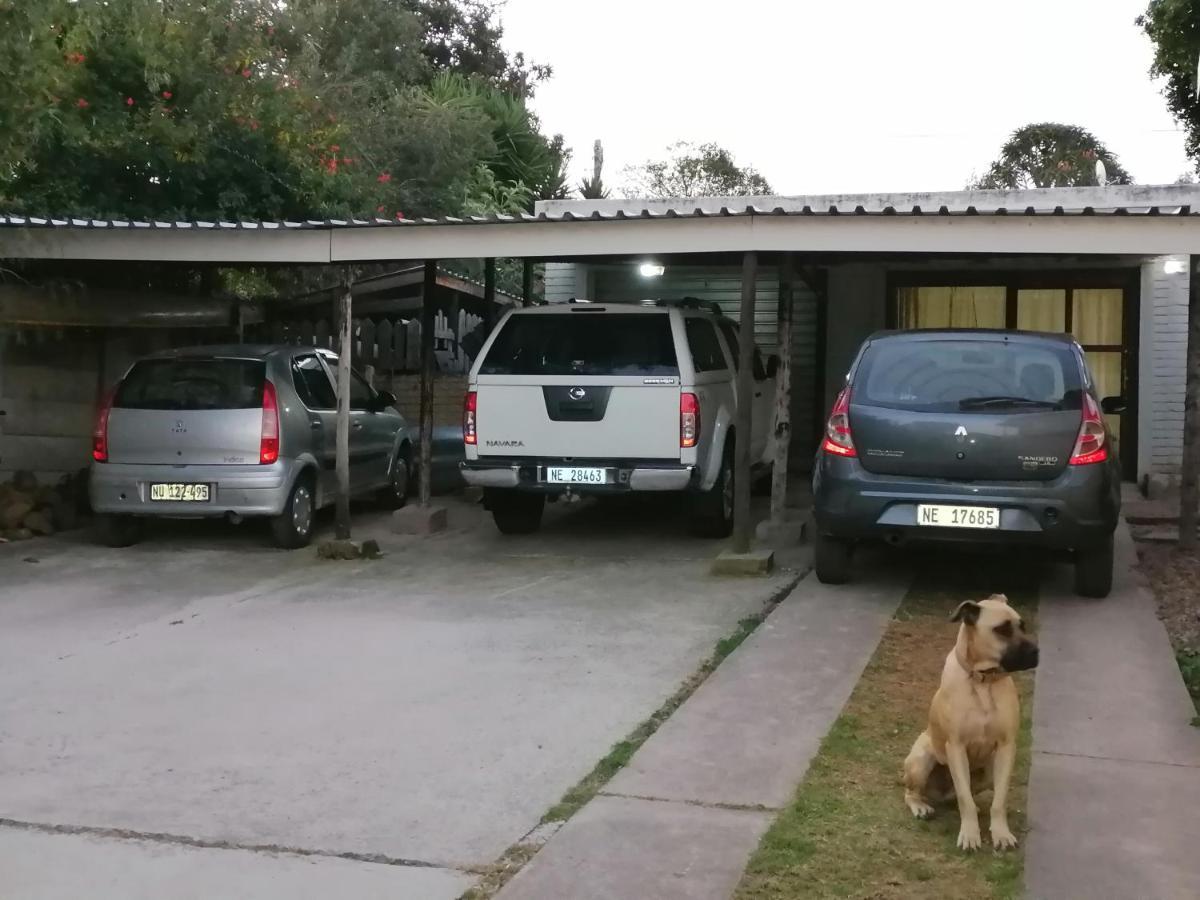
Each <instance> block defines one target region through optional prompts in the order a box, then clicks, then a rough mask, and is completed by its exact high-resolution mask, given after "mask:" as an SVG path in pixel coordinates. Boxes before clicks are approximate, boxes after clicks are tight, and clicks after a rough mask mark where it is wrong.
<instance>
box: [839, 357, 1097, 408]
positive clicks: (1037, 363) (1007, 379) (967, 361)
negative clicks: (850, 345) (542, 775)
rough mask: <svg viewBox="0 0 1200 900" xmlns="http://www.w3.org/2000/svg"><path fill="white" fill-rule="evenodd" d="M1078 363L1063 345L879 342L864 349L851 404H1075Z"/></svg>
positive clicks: (1079, 392)
mask: <svg viewBox="0 0 1200 900" xmlns="http://www.w3.org/2000/svg"><path fill="white" fill-rule="evenodd" d="M1082 390H1083V385H1082V383H1081V379H1080V375H1079V366H1078V363H1077V362H1076V360H1075V355H1074V353H1072V351H1071V348H1070V346H1069V345H1067V344H1062V345H1058V344H1048V343H1041V342H1039V343H1032V342H1024V341H977V340H969V339H955V340H944V341H943V340H931V341H904V340H891V341H889V340H884V341H879V342H877V343H874V344H872V345H871V346H870V347H868V348H867V350H866V352H865V353H864V354H863V358H862V361H861V362H860V363H859V367H858V369H857V370H856V372H855V374H854V385H853V392H852V398H853V401H854V402H855V403H860V404H865V405H868V406H883V407H888V408H891V409H912V410H922V411H928V412H973V411H977V412H988V413H995V412H1002V413H1007V412H1018V413H1020V412H1035V411H1038V410H1044V409H1080V408H1081V406H1082V402H1083V401H1082Z"/></svg>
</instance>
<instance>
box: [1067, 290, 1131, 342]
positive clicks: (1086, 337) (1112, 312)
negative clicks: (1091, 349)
mask: <svg viewBox="0 0 1200 900" xmlns="http://www.w3.org/2000/svg"><path fill="white" fill-rule="evenodd" d="M1124 297H1125V292H1124V291H1122V290H1121V289H1120V288H1104V289H1102V290H1081V291H1075V298H1074V302H1073V311H1072V314H1071V315H1072V322H1071V332H1072V333H1073V334H1074V335H1075V337H1076V338H1077V339H1078V340H1079V343H1081V344H1083V345H1084V346H1087V345H1088V344H1114V345H1119V344H1121V343H1122V333H1123V329H1122V327H1121V325H1122V323H1121V311H1122V307H1123V306H1124V303H1123V302H1122V301H1123V300H1124Z"/></svg>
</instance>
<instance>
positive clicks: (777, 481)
mask: <svg viewBox="0 0 1200 900" xmlns="http://www.w3.org/2000/svg"><path fill="white" fill-rule="evenodd" d="M794 276H795V264H794V260H793V259H792V254H790V253H784V254H783V255H782V256H781V257H780V260H779V351H778V353H779V371H778V372H776V373H775V459H774V460H773V463H772V473H771V522H772V523H773V524H775V525H779V524H782V522H783V514H784V508H785V507H786V506H787V486H788V454H789V452H790V450H791V446H792V309H793V305H794V304H793V302H792V301H793V295H794V293H795V291H794Z"/></svg>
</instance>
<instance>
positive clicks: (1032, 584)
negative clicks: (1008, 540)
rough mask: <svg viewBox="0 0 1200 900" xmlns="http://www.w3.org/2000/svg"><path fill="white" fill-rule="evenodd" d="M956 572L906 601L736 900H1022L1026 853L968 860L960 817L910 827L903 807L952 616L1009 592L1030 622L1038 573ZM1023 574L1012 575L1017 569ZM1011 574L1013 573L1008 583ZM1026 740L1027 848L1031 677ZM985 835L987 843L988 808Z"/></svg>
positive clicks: (1015, 796) (1020, 807) (983, 817)
mask: <svg viewBox="0 0 1200 900" xmlns="http://www.w3.org/2000/svg"><path fill="white" fill-rule="evenodd" d="M960 565H961V566H962V570H961V571H955V572H951V573H946V572H944V571H939V568H940V564H939V566H935V567H932V568H933V571H938V575H937V576H936V577H924V578H922V579H921V580H920V581H919V582H918V584H916V585H915V586H914V587H913V588H912V590H910V591H909V593H908V594H907V596H906V597H905V598H904V600H903V601H902V602H901V604H900V607H899V609H898V610H897V613H896V616H895V618H894V619H893V620H892V622H891V623H890V624H889V626H888V628H887V631H886V632H885V634H884V636H883V639H882V640H881V642H880V645H879V647H878V648H877V650H876V652H875V655H874V656H873V657H872V659H871V662H870V663H869V664H868V666H867V669H866V671H865V672H864V673H863V677H862V679H861V680H860V681H859V683H858V686H857V687H856V688H855V690H854V693H853V694H852V695H851V697H850V700H849V702H848V703H847V704H846V707H845V709H844V710H843V711H842V714H841V716H840V717H839V718H838V719H837V721H836V722H835V723H834V725H833V727H832V729H831V730H830V732H829V734H828V735H827V736H826V738H825V740H824V742H823V743H822V745H821V749H820V752H819V753H818V755H817V757H816V758H815V759H814V760H813V763H812V766H811V767H810V769H809V772H808V775H807V776H806V778H805V780H804V782H803V783H802V784H801V785H800V787H799V788H798V790H797V792H796V796H795V800H794V801H793V803H792V805H791V806H790V807H788V808H787V809H786V810H784V811H783V812H782V813H781V814H780V816H779V818H778V819H777V820H776V821H775V823H774V824H773V825H772V827H771V829H770V830H769V831H768V832H767V834H766V835H765V836H764V838H763V840H762V842H761V844H760V846H759V848H758V850H757V852H756V853H755V854H754V857H753V858H752V859H751V861H750V865H749V867H748V868H747V870H746V873H745V875H744V876H743V879H742V883H741V885H740V886H739V888H738V891H737V893H736V895H735V897H736V898H737V900H751V898H753V900H761V898H805V900H808V898H826V897H851V898H871V900H876V898H879V900H882V898H888V900H892V898H900V900H915V898H933V897H938V898H943V897H944V898H954V900H973V898H1013V897H1017V896H1019V895H1020V893H1021V885H1022V862H1023V855H1022V851H1021V849H1018V850H1016V851H1009V852H1007V853H997V852H994V851H992V850H991V849H990V845H988V844H985V849H984V850H981V851H978V852H976V853H973V854H967V853H964V852H962V851H960V850H958V849H957V847H956V846H955V840H956V838H957V835H958V826H959V819H958V810H957V808H956V807H954V806H953V805H951V806H950V807H948V808H939V810H938V813H937V815H936V816H934V817H933V818H932V819H931V820H929V821H925V822H921V821H917V820H915V819H913V817H912V815H911V814H910V813H909V811H908V809H907V808H906V807H905V805H904V801H903V795H904V789H903V786H902V784H901V781H900V775H901V765H902V763H903V761H904V757H905V756H906V755H907V754H908V751H909V749H910V748H911V746H912V743H913V741H914V740H915V739H916V737H917V735H918V734H920V732H921V731H922V730H923V729H924V727H925V720H926V716H927V713H928V709H929V702H930V700H931V699H932V697H933V693H934V691H935V690H936V689H937V685H938V680H939V678H940V675H941V670H942V666H943V663H944V661H945V658H946V654H947V653H948V652H949V651H950V648H951V647H952V646H953V645H954V636H955V633H956V631H957V628H958V626H957V625H951V624H949V622H948V621H947V618H948V616H949V613H950V612H951V611H952V610H953V609H954V607H955V606H956V605H957V604H958V603H959V602H961V601H962V600H965V599H973V598H974V599H978V598H982V597H984V596H987V595H988V594H990V593H993V592H994V591H1002V592H1005V593H1007V594H1008V596H1009V600H1010V602H1012V603H1013V604H1014V605H1015V606H1017V607H1018V608H1019V609H1020V610H1021V612H1022V615H1024V616H1025V617H1026V619H1027V620H1028V621H1030V622H1031V623H1035V622H1036V620H1035V618H1034V613H1035V612H1036V603H1037V594H1036V583H1037V573H1036V570H1034V571H1032V572H1030V568H1031V567H1022V566H1018V565H1016V564H1014V563H1013V561H1011V560H1010V559H999V558H995V559H993V558H982V559H968V560H966V561H963V562H961V563H960ZM1022 570H1023V571H1025V572H1028V573H1029V574H1024V575H1022V574H1019V573H1020V572H1021V571H1022ZM1014 572H1017V573H1018V574H1015V575H1014ZM1018 683H1019V687H1020V690H1021V695H1022V720H1023V721H1022V729H1021V731H1022V734H1021V742H1020V750H1019V753H1018V758H1017V768H1016V772H1015V773H1014V776H1013V784H1012V787H1011V789H1010V792H1009V804H1008V805H1009V824H1010V826H1011V827H1012V829H1013V833H1014V834H1016V835H1017V837H1018V838H1020V839H1023V837H1024V831H1025V790H1026V785H1027V782H1028V777H1029V744H1030V741H1029V734H1030V715H1031V712H1032V709H1031V707H1032V703H1031V701H1032V696H1033V679H1032V677H1030V676H1027V675H1026V676H1021V677H1019V678H1018ZM989 801H990V793H989V794H988V795H986V796H985V798H984V801H983V802H982V803H981V804H980V826H981V829H982V830H983V832H984V838H985V841H986V839H987V825H988V815H987V806H988V802H989Z"/></svg>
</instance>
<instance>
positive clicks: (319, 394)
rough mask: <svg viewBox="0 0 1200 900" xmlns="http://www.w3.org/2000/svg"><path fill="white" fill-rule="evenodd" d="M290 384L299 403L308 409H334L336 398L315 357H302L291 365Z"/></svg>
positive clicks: (323, 369)
mask: <svg viewBox="0 0 1200 900" xmlns="http://www.w3.org/2000/svg"><path fill="white" fill-rule="evenodd" d="M292 383H293V384H295V385H296V393H297V394H299V395H300V400H301V402H302V403H303V404H304V405H305V406H307V407H308V408H309V409H336V408H337V397H336V396H335V395H334V393H333V385H332V384H330V383H329V377H328V376H327V375H326V374H325V368H324V367H323V366H322V365H321V361H320V360H318V359H317V358H316V357H315V356H302V357H300V358H299V359H297V360H296V361H295V362H293V363H292Z"/></svg>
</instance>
